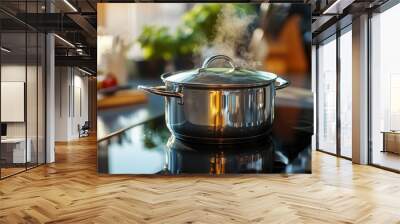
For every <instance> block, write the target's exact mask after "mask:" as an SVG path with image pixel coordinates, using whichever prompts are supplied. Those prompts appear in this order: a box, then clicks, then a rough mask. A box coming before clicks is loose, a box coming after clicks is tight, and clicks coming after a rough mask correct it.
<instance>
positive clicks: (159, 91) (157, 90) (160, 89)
mask: <svg viewBox="0 0 400 224" xmlns="http://www.w3.org/2000/svg"><path fill="white" fill-rule="evenodd" d="M138 89H142V90H144V91H146V92H149V93H153V94H156V95H160V96H165V97H176V98H180V99H182V97H183V94H182V93H177V92H173V91H168V90H166V87H165V86H154V87H149V86H138Z"/></svg>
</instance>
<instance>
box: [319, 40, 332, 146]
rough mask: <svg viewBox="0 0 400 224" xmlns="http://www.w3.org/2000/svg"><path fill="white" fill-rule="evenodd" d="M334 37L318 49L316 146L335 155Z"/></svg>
mask: <svg viewBox="0 0 400 224" xmlns="http://www.w3.org/2000/svg"><path fill="white" fill-rule="evenodd" d="M335 38H336V37H335V36H334V37H332V38H331V39H332V40H330V41H327V42H326V43H324V44H321V45H319V48H318V86H317V90H318V99H317V101H318V102H317V105H318V118H317V119H318V137H317V138H318V139H317V140H318V145H317V148H318V149H319V150H322V151H326V152H330V153H336V39H335Z"/></svg>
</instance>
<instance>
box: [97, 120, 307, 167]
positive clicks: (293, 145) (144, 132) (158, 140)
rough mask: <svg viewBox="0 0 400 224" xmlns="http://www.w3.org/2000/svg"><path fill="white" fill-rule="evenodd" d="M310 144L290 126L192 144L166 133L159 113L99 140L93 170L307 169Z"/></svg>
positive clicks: (304, 133) (297, 130)
mask: <svg viewBox="0 0 400 224" xmlns="http://www.w3.org/2000/svg"><path fill="white" fill-rule="evenodd" d="M284 133H287V132H284ZM293 136H295V137H293ZM310 144H311V134H310V133H308V132H305V131H304V130H301V129H296V128H293V130H292V131H291V138H290V140H287V139H286V138H285V137H284V136H279V134H277V133H274V132H272V133H271V135H270V136H269V137H267V138H266V139H264V140H260V141H255V142H250V143H249V142H246V143H242V144H235V145H228V144H223V145H212V144H198V143H196V144H193V143H189V142H184V141H181V140H178V139H176V138H175V137H174V136H172V135H171V134H170V132H169V131H168V129H167V127H166V126H165V120H164V117H159V118H156V119H153V120H150V121H147V122H145V123H143V124H141V125H138V126H135V127H133V128H131V129H128V130H126V131H124V132H122V133H120V134H118V135H115V136H112V137H110V138H107V139H104V140H101V141H99V142H98V171H99V172H100V173H106V174H159V175H176V174H212V175H221V174H242V173H310V172H311V152H310Z"/></svg>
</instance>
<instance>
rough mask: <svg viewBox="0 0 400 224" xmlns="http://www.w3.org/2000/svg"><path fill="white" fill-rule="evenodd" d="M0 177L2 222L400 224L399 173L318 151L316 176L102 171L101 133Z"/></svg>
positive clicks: (314, 167) (60, 148) (61, 146)
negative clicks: (143, 174) (148, 174)
mask: <svg viewBox="0 0 400 224" xmlns="http://www.w3.org/2000/svg"><path fill="white" fill-rule="evenodd" d="M56 155H57V162H56V163H55V164H51V165H47V166H42V167H39V168H36V169H34V170H31V171H28V172H26V173H22V174H19V175H17V176H14V177H11V178H8V179H5V180H3V181H0V223H46V222H47V223H374V224H376V223H384V224H386V223H400V175H399V174H395V173H391V172H387V171H383V170H380V169H377V168H373V167H369V166H358V165H352V164H351V163H350V162H349V161H347V160H343V159H337V158H335V157H333V156H330V155H326V154H323V153H319V152H314V153H313V174H312V175H289V176H285V175H260V176H248V175H245V176H229V177H137V176H136V177H135V176H99V175H98V174H97V173H96V142H95V139H94V138H87V139H85V140H82V141H79V142H74V143H71V144H58V145H57V154H56Z"/></svg>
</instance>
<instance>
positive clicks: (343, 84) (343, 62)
mask: <svg viewBox="0 0 400 224" xmlns="http://www.w3.org/2000/svg"><path fill="white" fill-rule="evenodd" d="M339 45H340V50H339V52H340V100H339V101H340V155H341V156H344V157H348V158H351V156H352V148H351V147H352V145H351V142H352V125H351V124H352V97H353V94H352V66H351V65H352V49H351V48H352V35H351V26H350V27H348V28H347V29H346V30H344V31H343V33H342V34H341V36H340V44H339Z"/></svg>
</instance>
